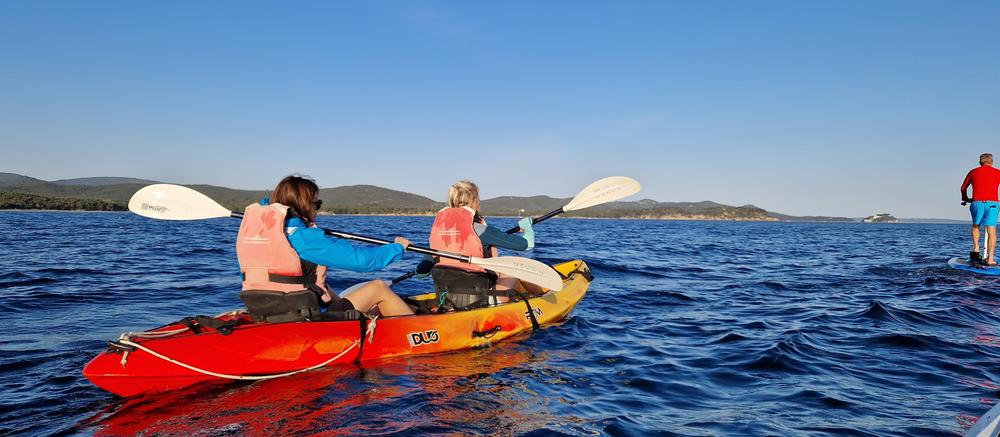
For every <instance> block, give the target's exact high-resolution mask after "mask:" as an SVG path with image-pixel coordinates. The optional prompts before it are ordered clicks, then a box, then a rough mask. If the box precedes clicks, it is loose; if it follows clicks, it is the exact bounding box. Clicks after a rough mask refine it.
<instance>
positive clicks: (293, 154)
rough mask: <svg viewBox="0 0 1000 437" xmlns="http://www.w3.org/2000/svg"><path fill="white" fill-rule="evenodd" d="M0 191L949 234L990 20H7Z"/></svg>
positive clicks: (418, 4)
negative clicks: (281, 194) (244, 195)
mask: <svg viewBox="0 0 1000 437" xmlns="http://www.w3.org/2000/svg"><path fill="white" fill-rule="evenodd" d="M0 148H2V149H0V150H2V152H0V156H2V159H0V171H5V172H13V173H19V174H25V175H29V176H33V177H38V178H42V179H50V180H51V179H61V178H71V177H86V176H130V177H141V178H149V179H156V180H164V181H170V182H179V183H209V184H216V185H224V186H231V187H237V188H254V189H268V188H270V187H272V186H273V184H274V183H275V182H277V180H278V179H280V177H282V176H284V175H286V174H289V173H293V172H298V173H304V174H308V175H311V176H313V177H315V178H316V179H317V180H318V182H319V183H320V185H322V186H328V187H329V186H339V185H349V184H374V185H379V186H383V187H388V188H393V189H399V190H405V191H410V192H415V193H419V194H422V195H426V196H428V197H432V198H435V199H438V200H442V199H443V198H444V197H445V194H446V192H447V188H448V186H449V185H450V184H451V183H452V182H454V181H455V180H458V179H462V178H469V179H472V180H474V181H476V182H478V183H479V184H480V186H481V188H482V192H483V197H484V198H489V197H495V196H499V195H508V194H509V195H534V194H548V195H552V196H561V197H569V196H572V195H574V194H575V193H576V191H578V190H579V189H580V188H582V187H583V186H585V185H587V184H588V183H589V182H591V181H593V180H595V179H598V178H600V177H604V176H610V175H627V176H632V177H635V178H636V179H638V180H639V181H640V182H642V183H643V186H644V190H643V192H642V193H641V195H640V197H644V198H652V199H656V200H660V201H698V200H714V201H717V202H722V203H727V204H736V205H742V204H748V203H750V204H755V205H758V206H760V207H763V208H766V209H769V210H773V211H778V212H784V213H789V214H796V215H812V214H816V215H844V216H863V215H868V214H872V213H876V212H890V213H893V214H895V215H897V216H902V217H950V218H964V217H965V216H966V215H967V213H966V211H965V210H964V209H963V208H962V207H960V206H959V204H958V203H959V202H958V199H959V195H958V190H957V188H958V186H959V185H960V183H961V181H962V178H963V177H964V176H965V173H966V172H967V171H968V170H969V169H971V168H972V167H973V166H975V165H976V160H977V158H978V155H979V153H981V152H984V151H989V152H993V153H995V154H997V155H998V156H1000V2H989V1H962V2H946V1H939V2H923V1H841V2H817V1H792V2H778V1H721V0H720V1H693V2H672V1H642V2H598V1H584V2H578V1H573V2H570V1H566V2H561V1H546V2H520V1H507V2H462V1H455V2H444V1H398V2H390V1H366V2H315V3H307V2H296V3H287V2H286V3H277V2H274V3H257V2H235V1H233V2H203V1H197V2H159V3H153V2H132V1H128V2H100V3H97V2H35V1H6V2H2V3H0Z"/></svg>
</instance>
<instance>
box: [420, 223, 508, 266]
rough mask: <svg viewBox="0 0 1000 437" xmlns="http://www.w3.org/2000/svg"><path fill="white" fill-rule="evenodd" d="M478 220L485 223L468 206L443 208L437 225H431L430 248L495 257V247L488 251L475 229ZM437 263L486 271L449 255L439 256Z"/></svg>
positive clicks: (481, 256)
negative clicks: (450, 257) (445, 256)
mask: <svg viewBox="0 0 1000 437" xmlns="http://www.w3.org/2000/svg"><path fill="white" fill-rule="evenodd" d="M476 222H478V223H482V224H486V220H484V219H483V218H482V217H480V216H479V215H478V214H476V211H475V210H473V209H472V208H469V207H461V208H444V209H442V210H440V211H438V213H437V216H435V217H434V224H433V225H432V226H431V236H430V246H431V249H434V250H441V251H445V252H452V253H458V254H462V255H468V256H475V257H479V258H488V257H490V256H493V255H494V251H495V249H494V248H491V250H489V251H486V250H484V248H483V241H482V240H480V239H479V234H477V233H476V230H475V228H473V224H474V223H476ZM437 265H439V266H446V267H451V268H456V269H460V270H465V271H469V272H485V271H486V269H484V268H482V267H479V266H476V265H472V264H469V263H463V262H461V261H457V260H453V259H449V258H440V259H438V262H437Z"/></svg>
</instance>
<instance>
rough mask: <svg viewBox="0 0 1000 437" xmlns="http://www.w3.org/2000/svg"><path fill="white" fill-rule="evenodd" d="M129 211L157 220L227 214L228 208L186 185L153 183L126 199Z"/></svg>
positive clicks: (215, 216)
mask: <svg viewBox="0 0 1000 437" xmlns="http://www.w3.org/2000/svg"><path fill="white" fill-rule="evenodd" d="M128 210H129V211H132V212H134V213H136V214H139V215H141V216H143V217H149V218H154V219H159V220H201V219H209V218H217V217H229V214H231V211H229V210H228V209H226V208H225V207H223V206H222V205H219V204H218V203H217V202H216V201H214V200H212V199H210V198H209V197H208V196H206V195H204V194H201V193H199V192H197V191H195V190H192V189H190V188H188V187H182V186H180V185H173V184H154V185H148V186H145V187H142V188H140V189H139V191H136V192H135V194H133V195H132V198H131V199H129V201H128Z"/></svg>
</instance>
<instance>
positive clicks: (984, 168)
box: [962, 153, 1000, 266]
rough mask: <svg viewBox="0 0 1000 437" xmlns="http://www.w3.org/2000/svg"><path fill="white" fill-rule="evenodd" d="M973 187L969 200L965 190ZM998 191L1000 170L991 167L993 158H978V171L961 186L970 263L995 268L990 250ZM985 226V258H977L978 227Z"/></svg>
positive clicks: (998, 206)
mask: <svg viewBox="0 0 1000 437" xmlns="http://www.w3.org/2000/svg"><path fill="white" fill-rule="evenodd" d="M969 185H972V198H971V199H970V198H969V194H968V191H967V189H968V188H969ZM998 187H1000V170H998V169H997V168H995V167H993V155H992V154H990V153H984V154H982V155H979V167H976V168H974V169H972V170H970V171H969V174H967V175H966V176H965V181H963V182H962V202H963V203H965V202H970V205H969V212H971V213H972V252H969V260H970V261H971V262H972V263H973V264H977V263H978V264H986V265H988V266H995V265H997V262H996V260H995V259H994V255H993V250H994V249H995V248H996V244H997V212H998V211H1000V203H998V199H997V188H998ZM980 226H986V238H987V241H988V242H987V244H986V257H985V258H981V257H980V256H979V227H980Z"/></svg>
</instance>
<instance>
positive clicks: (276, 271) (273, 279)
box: [236, 203, 329, 294]
mask: <svg viewBox="0 0 1000 437" xmlns="http://www.w3.org/2000/svg"><path fill="white" fill-rule="evenodd" d="M287 215H288V207H287V206H285V205H282V204H280V203H272V204H270V205H259V204H253V205H250V206H248V207H247V208H246V210H244V212H243V223H242V224H240V233H239V235H237V237H236V258H237V259H238V260H239V263H240V271H241V272H242V273H243V290H244V291H248V290H259V291H280V292H283V293H291V292H295V291H302V290H306V289H311V290H314V291H318V292H322V293H324V294H328V293H329V290H327V288H326V266H320V265H316V264H313V263H310V262H308V261H305V260H303V259H301V258H299V254H298V253H297V252H295V249H293V248H292V245H291V243H289V242H288V236H287V235H285V218H286V217H287ZM315 287H319V289H318V290H317V289H316V288H315Z"/></svg>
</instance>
